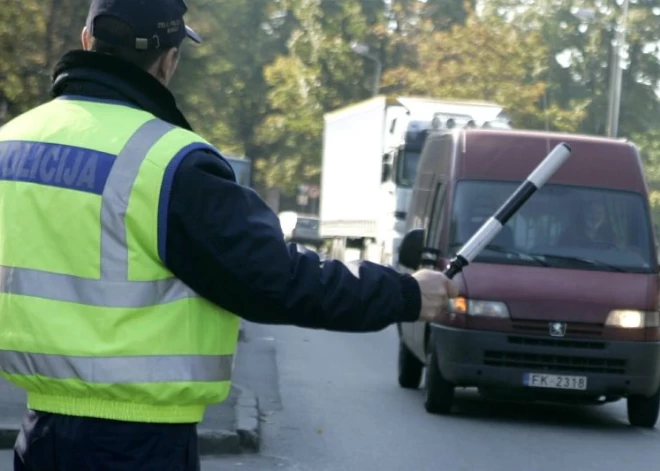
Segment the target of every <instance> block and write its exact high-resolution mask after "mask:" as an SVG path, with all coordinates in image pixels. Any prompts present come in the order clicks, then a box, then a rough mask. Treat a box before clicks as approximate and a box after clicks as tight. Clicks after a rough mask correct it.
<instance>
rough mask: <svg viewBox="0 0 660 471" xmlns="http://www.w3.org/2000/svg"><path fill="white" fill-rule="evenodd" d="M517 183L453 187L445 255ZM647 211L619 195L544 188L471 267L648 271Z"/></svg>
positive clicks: (638, 200)
mask: <svg viewBox="0 0 660 471" xmlns="http://www.w3.org/2000/svg"><path fill="white" fill-rule="evenodd" d="M520 183H521V182H500V181H474V180H463V181H459V182H458V184H457V186H456V192H455V196H454V204H453V209H452V221H451V244H450V245H451V249H452V250H451V252H452V253H451V255H452V256H453V255H455V253H456V252H457V251H458V250H459V249H460V247H461V246H462V245H463V244H464V243H465V242H467V241H468V239H469V238H470V237H471V236H472V235H473V234H474V233H475V232H476V231H477V230H478V229H479V227H481V224H483V222H484V221H485V220H486V219H488V218H489V217H491V216H492V215H493V214H494V213H495V212H496V211H497V209H498V208H499V207H500V206H501V205H502V204H503V203H504V202H505V201H506V200H507V199H508V198H509V196H511V194H512V193H513V192H514V191H515V189H516V188H517V187H518V186H519V185H520ZM653 254H654V246H653V240H652V231H651V224H650V220H649V213H648V210H647V203H646V200H645V198H644V197H643V195H641V194H638V193H633V192H627V191H619V190H609V189H603V188H589V187H577V186H565V185H546V186H544V187H543V188H542V189H541V190H539V191H537V192H536V193H535V194H534V195H533V196H532V197H531V198H530V199H529V200H528V201H527V203H525V205H524V206H523V207H522V208H521V209H520V211H518V213H517V214H516V215H515V216H514V217H513V218H511V219H510V220H509V222H508V223H507V224H506V226H505V227H503V228H502V230H501V231H500V233H499V234H498V235H497V237H496V238H495V239H494V240H493V242H492V243H491V246H490V247H488V248H486V249H484V251H483V252H482V253H481V254H480V255H479V257H477V259H476V260H475V261H479V262H486V263H508V264H519V265H536V266H549V267H562V268H573V269H585V270H605V271H626V272H637V273H651V272H654V271H655V270H656V267H657V262H656V260H654V256H653Z"/></svg>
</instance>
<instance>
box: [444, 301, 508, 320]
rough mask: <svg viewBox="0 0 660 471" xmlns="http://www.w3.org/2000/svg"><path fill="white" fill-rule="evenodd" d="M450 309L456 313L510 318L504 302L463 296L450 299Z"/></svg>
mask: <svg viewBox="0 0 660 471" xmlns="http://www.w3.org/2000/svg"><path fill="white" fill-rule="evenodd" d="M449 310H450V312H453V313H455V314H467V315H468V316H475V317H496V318H500V319H508V318H509V309H508V308H507V307H506V304H504V303H501V302H498V301H481V300H474V299H467V298H464V297H462V296H461V297H458V298H455V299H451V300H450V301H449Z"/></svg>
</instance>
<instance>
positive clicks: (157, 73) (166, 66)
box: [149, 47, 179, 86]
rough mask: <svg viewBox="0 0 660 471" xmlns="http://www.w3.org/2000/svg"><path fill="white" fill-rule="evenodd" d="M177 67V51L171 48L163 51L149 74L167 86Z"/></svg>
mask: <svg viewBox="0 0 660 471" xmlns="http://www.w3.org/2000/svg"><path fill="white" fill-rule="evenodd" d="M177 65H179V49H178V48H176V47H172V48H170V49H168V50H167V51H165V52H164V53H163V54H161V55H160V57H159V58H158V59H157V60H156V62H154V64H153V65H152V66H151V68H150V70H149V72H151V74H152V75H153V76H154V77H156V78H157V79H158V80H160V82H161V83H162V84H163V85H165V86H167V85H168V84H169V83H170V80H171V79H172V76H173V75H174V72H175V71H176V68H177Z"/></svg>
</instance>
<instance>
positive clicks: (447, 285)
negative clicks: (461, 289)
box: [412, 269, 458, 322]
mask: <svg viewBox="0 0 660 471" xmlns="http://www.w3.org/2000/svg"><path fill="white" fill-rule="evenodd" d="M412 276H413V277H414V278H415V279H416V280H417V283H419V289H420V291H421V293H422V310H421V313H420V315H419V320H420V321H426V322H431V321H434V320H435V319H436V318H437V317H438V315H440V313H441V312H442V310H443V309H444V308H446V307H447V304H448V303H449V299H450V298H455V297H457V296H458V289H457V288H456V286H454V284H453V283H452V282H451V280H450V279H449V278H447V277H446V276H445V275H443V274H442V273H441V272H438V271H433V270H427V269H424V270H419V271H417V272H415V273H413V275H412Z"/></svg>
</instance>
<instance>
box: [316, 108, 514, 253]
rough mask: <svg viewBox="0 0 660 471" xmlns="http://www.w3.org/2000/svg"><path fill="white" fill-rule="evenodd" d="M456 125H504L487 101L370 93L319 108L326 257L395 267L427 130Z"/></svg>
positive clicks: (497, 110) (322, 232)
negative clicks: (321, 111)
mask: <svg viewBox="0 0 660 471" xmlns="http://www.w3.org/2000/svg"><path fill="white" fill-rule="evenodd" d="M457 127H498V128H505V129H510V127H511V126H510V123H509V120H508V118H507V117H506V114H505V113H504V110H503V107H502V106H500V105H497V104H494V103H486V102H471V101H456V100H435V99H427V98H416V97H396V98H388V97H385V96H377V97H374V98H372V99H370V100H366V101H363V102H360V103H357V104H355V105H351V106H348V107H345V108H342V109H339V110H336V111H333V112H331V113H327V114H326V115H325V126H324V136H323V162H322V168H321V172H322V173H321V201H320V215H319V216H320V236H321V238H322V239H324V240H326V241H331V245H330V252H329V255H330V256H331V257H332V258H336V259H340V260H345V261H349V260H351V259H362V260H369V261H372V262H376V263H381V264H385V265H394V266H396V264H397V256H396V255H397V252H398V246H399V243H400V242H401V239H402V238H403V235H404V234H403V230H404V225H405V219H406V213H407V211H408V206H409V204H410V199H411V194H412V186H413V184H414V182H415V175H416V172H417V166H418V163H419V157H420V154H421V151H422V147H423V145H424V142H425V140H426V135H427V132H428V131H429V130H430V129H451V128H457ZM347 249H353V250H352V254H353V255H352V256H351V251H347Z"/></svg>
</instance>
